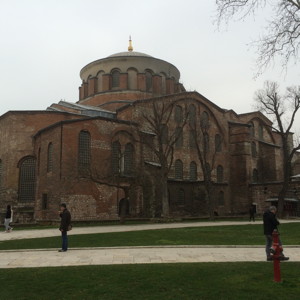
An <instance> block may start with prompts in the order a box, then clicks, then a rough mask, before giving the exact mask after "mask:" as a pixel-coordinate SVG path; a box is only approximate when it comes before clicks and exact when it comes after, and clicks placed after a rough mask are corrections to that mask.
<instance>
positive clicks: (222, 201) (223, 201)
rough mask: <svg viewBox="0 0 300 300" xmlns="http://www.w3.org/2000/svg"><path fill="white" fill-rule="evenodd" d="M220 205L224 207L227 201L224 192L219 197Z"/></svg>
mask: <svg viewBox="0 0 300 300" xmlns="http://www.w3.org/2000/svg"><path fill="white" fill-rule="evenodd" d="M218 204H219V205H220V206H223V205H224V204H225V199H224V192H223V191H220V192H219V195H218Z"/></svg>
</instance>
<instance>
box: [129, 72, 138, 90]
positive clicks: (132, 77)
mask: <svg viewBox="0 0 300 300" xmlns="http://www.w3.org/2000/svg"><path fill="white" fill-rule="evenodd" d="M127 73H128V89H129V90H136V89H137V71H136V70H135V69H129V70H128V71H127Z"/></svg>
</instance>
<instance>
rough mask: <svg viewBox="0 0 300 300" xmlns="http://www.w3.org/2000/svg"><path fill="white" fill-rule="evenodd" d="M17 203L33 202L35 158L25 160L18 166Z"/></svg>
mask: <svg viewBox="0 0 300 300" xmlns="http://www.w3.org/2000/svg"><path fill="white" fill-rule="evenodd" d="M19 169H20V173H19V201H20V202H33V201H34V200H35V199H34V198H35V197H34V194H35V158H34V157H27V158H25V159H24V160H23V161H22V162H21V163H20V166H19Z"/></svg>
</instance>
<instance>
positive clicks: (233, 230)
mask: <svg viewBox="0 0 300 300" xmlns="http://www.w3.org/2000/svg"><path fill="white" fill-rule="evenodd" d="M280 232H281V239H282V242H283V244H284V245H299V244H300V236H299V232H300V223H288V224H282V225H281V226H280ZM72 233H73V234H74V233H76V228H74V230H73V232H72ZM57 235H58V236H57V237H51V238H37V239H24V240H12V241H4V242H0V250H7V249H37V248H56V247H59V245H60V236H59V231H57ZM264 243H265V240H264V235H263V230H262V225H256V224H251V225H241V226H215V227H189V228H174V229H160V230H145V231H132V232H120V233H119V232H114V233H101V234H86V235H71V236H70V237H69V246H70V248H72V247H114V246H151V245H154V246H158V245H264Z"/></svg>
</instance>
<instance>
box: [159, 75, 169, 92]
mask: <svg viewBox="0 0 300 300" xmlns="http://www.w3.org/2000/svg"><path fill="white" fill-rule="evenodd" d="M160 76H161V93H162V94H163V95H165V94H166V90H167V89H166V87H167V86H166V74H165V73H160Z"/></svg>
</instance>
